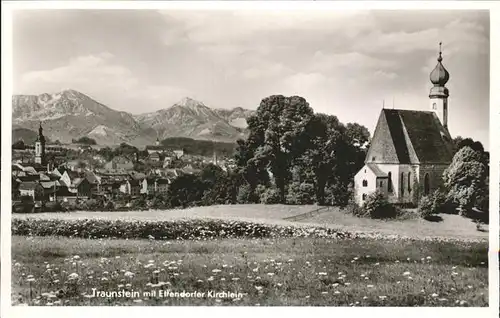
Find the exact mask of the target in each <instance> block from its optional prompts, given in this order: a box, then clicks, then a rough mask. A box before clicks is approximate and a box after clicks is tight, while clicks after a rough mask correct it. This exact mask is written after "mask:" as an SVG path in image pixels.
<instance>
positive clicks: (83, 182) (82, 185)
mask: <svg viewBox="0 0 500 318" xmlns="http://www.w3.org/2000/svg"><path fill="white" fill-rule="evenodd" d="M71 187H72V188H73V189H76V193H77V196H78V197H87V198H88V197H90V195H91V194H92V185H91V184H90V182H89V181H88V180H87V179H86V178H76V179H74V180H73V183H72V185H71Z"/></svg>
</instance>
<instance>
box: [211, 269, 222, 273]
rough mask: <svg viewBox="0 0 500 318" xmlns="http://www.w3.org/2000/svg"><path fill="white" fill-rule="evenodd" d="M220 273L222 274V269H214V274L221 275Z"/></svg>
mask: <svg viewBox="0 0 500 318" xmlns="http://www.w3.org/2000/svg"><path fill="white" fill-rule="evenodd" d="M220 272H221V270H220V269H217V268H216V269H212V273H220Z"/></svg>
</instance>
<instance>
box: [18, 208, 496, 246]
mask: <svg viewBox="0 0 500 318" xmlns="http://www.w3.org/2000/svg"><path fill="white" fill-rule="evenodd" d="M315 209H317V206H314V205H305V206H293V205H261V204H246V205H218V206H209V207H196V208H189V209H185V210H150V211H129V212H86V211H81V212H71V213H37V214H14V215H13V217H14V218H28V217H29V218H41V219H54V218H57V219H63V220H75V219H93V218H103V219H110V220H117V219H119V220H148V221H154V220H175V219H191V218H195V219H199V218H215V219H223V220H230V219H235V220H251V221H255V222H264V223H270V224H284V225H285V224H291V223H290V222H288V221H284V220H283V219H284V218H287V217H291V216H295V215H299V214H302V213H306V212H309V211H312V210H315ZM441 217H442V221H440V222H431V221H427V220H424V219H421V218H419V217H413V218H412V217H410V218H407V219H404V220H388V221H384V220H374V219H369V218H359V217H356V216H353V215H350V214H347V213H345V212H344V211H341V210H340V209H339V208H336V207H332V208H330V209H329V210H328V211H325V212H323V213H321V214H319V215H316V216H314V217H312V218H307V219H305V220H301V221H298V222H293V224H295V225H299V224H304V225H321V226H324V227H330V228H335V229H341V230H344V231H349V232H359V233H373V234H381V235H397V236H406V237H411V238H419V239H423V238H450V239H462V240H487V239H488V231H487V228H486V230H485V231H478V230H477V229H476V225H475V223H474V222H472V221H471V220H470V219H467V218H464V217H461V216H458V215H448V214H443V215H441Z"/></svg>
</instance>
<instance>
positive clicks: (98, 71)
mask: <svg viewBox="0 0 500 318" xmlns="http://www.w3.org/2000/svg"><path fill="white" fill-rule="evenodd" d="M113 58H114V56H113V55H112V54H111V53H108V52H103V53H99V54H95V55H86V56H79V57H75V58H72V59H70V61H69V63H68V64H67V65H64V66H61V67H57V68H54V69H51V70H42V71H32V72H28V73H25V74H23V75H22V77H21V82H22V84H23V86H24V87H29V88H35V87H37V86H39V85H42V86H45V87H46V86H52V87H54V88H55V89H57V87H58V85H62V87H70V88H75V89H78V88H98V87H102V86H101V85H104V86H105V87H109V86H110V85H111V86H119V87H122V88H124V89H129V88H132V87H135V86H136V85H137V84H138V80H137V78H135V77H134V76H133V75H132V72H131V71H130V70H129V69H128V68H126V67H124V66H122V65H118V64H114V63H113ZM59 87H61V86H59ZM28 90H29V89H28Z"/></svg>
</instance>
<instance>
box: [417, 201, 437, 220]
mask: <svg viewBox="0 0 500 318" xmlns="http://www.w3.org/2000/svg"><path fill="white" fill-rule="evenodd" d="M418 213H419V214H420V217H421V218H423V219H428V218H430V217H431V216H432V215H434V214H435V212H434V201H433V200H432V197H431V196H430V195H426V196H423V197H422V198H421V199H420V202H419V203H418Z"/></svg>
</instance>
